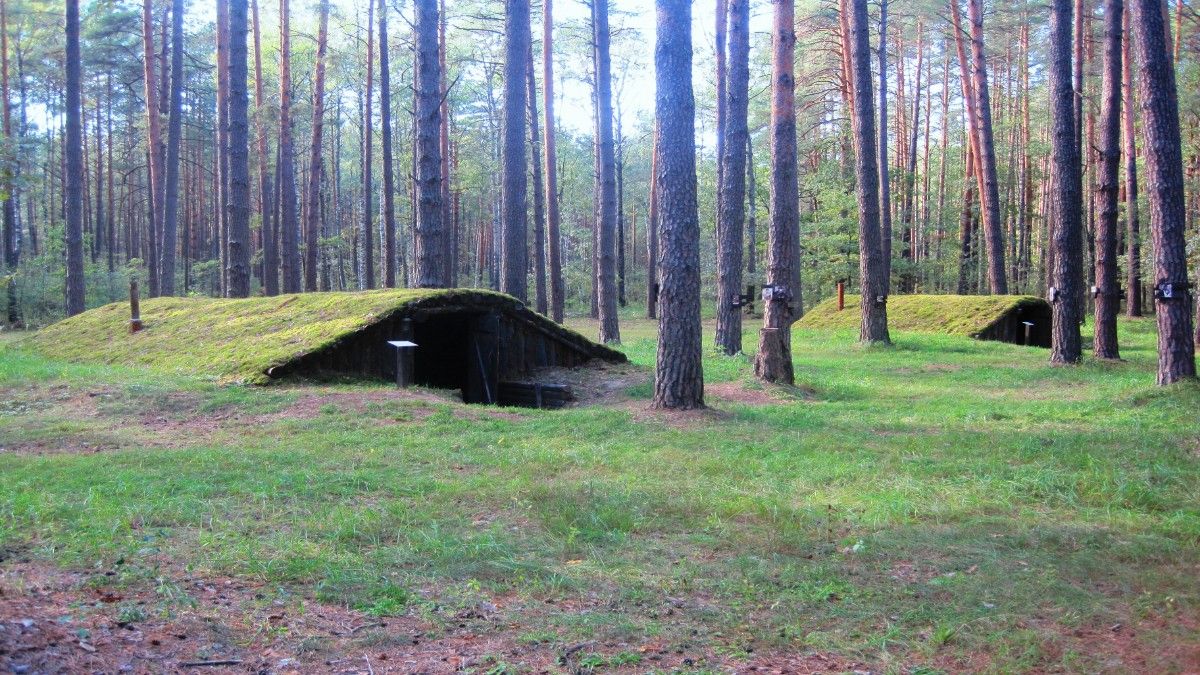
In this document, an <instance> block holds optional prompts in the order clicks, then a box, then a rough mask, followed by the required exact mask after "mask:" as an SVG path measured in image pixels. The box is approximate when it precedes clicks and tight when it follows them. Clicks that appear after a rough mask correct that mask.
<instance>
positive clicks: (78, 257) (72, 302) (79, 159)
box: [63, 0, 699, 316]
mask: <svg viewBox="0 0 1200 675" xmlns="http://www.w3.org/2000/svg"><path fill="white" fill-rule="evenodd" d="M148 3H149V0H147V4H148ZM66 36H67V46H66V70H67V72H66V117H67V123H66V138H65V139H64V148H63V152H64V154H65V156H66V172H65V173H64V174H63V182H64V183H65V186H64V188H65V190H64V192H65V193H64V198H65V202H66V215H67V228H66V240H67V241H66V244H67V281H66V291H67V297H66V304H67V316H74V315H76V314H79V313H80V312H82V311H83V310H84V309H86V300H85V297H84V279H83V203H84V202H83V173H84V168H83V119H82V118H83V106H82V101H81V99H82V93H83V92H82V90H83V83H82V78H81V74H80V70H81V64H80V50H79V0H66ZM696 281H697V283H699V279H697V280H696Z"/></svg>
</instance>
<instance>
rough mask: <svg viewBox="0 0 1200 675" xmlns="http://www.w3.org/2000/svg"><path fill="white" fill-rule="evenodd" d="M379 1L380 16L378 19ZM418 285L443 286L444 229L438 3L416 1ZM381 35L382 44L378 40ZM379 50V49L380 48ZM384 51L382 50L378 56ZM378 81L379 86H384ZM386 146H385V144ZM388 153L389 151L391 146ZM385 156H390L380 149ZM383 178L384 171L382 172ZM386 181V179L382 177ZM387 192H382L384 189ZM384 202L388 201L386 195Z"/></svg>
mask: <svg viewBox="0 0 1200 675" xmlns="http://www.w3.org/2000/svg"><path fill="white" fill-rule="evenodd" d="M382 13H383V8H382V0H381V7H380V15H381V16H382ZM416 19H417V20H416V27H415V30H416V33H417V36H416V37H417V70H416V76H417V82H416V95H417V108H416V112H417V137H416V148H415V151H416V155H417V175H416V180H417V186H416V187H417V228H416V230H417V231H416V248H417V274H416V276H417V286H419V287H421V288H440V287H445V286H446V285H447V279H446V269H447V266H448V265H449V261H447V260H446V259H445V257H446V242H445V240H444V237H445V234H446V232H445V227H446V223H444V222H442V215H443V210H442V156H441V131H442V119H441V88H442V87H441V82H442V76H441V72H440V71H441V61H440V58H439V56H438V39H437V38H438V33H437V31H438V24H439V20H438V6H437V0H417V3H416ZM382 40H383V37H382V33H381V34H380V41H381V42H382ZM381 48H382V47H381ZM381 53H382V52H381ZM383 81H384V80H383V77H382V76H381V77H380V83H381V84H382V83H383ZM384 147H385V148H387V145H386V141H385V146H384ZM389 150H390V148H389ZM384 154H385V159H384V163H385V165H386V163H387V159H386V156H387V155H388V154H390V153H389V152H388V150H385V151H384ZM384 175H385V176H386V175H387V168H386V166H385V168H384ZM384 183H385V184H386V183H387V179H386V178H385V179H384ZM385 189H386V188H385ZM385 199H386V197H385Z"/></svg>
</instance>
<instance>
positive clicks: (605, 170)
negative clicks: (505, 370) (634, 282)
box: [592, 0, 621, 343]
mask: <svg viewBox="0 0 1200 675" xmlns="http://www.w3.org/2000/svg"><path fill="white" fill-rule="evenodd" d="M592 17H593V21H592V37H593V40H594V44H595V49H596V82H595V85H596V117H597V130H598V132H599V133H598V137H597V139H596V140H597V142H596V149H597V152H598V155H597V166H598V168H599V176H598V186H599V188H600V190H599V195H598V199H599V203H598V204H597V209H596V216H597V218H596V246H597V248H598V249H599V252H598V254H597V255H596V264H597V270H596V281H597V291H598V292H597V297H596V300H597V305H598V309H599V311H600V341H601V342H604V343H619V342H620V341H621V331H620V328H619V326H618V324H617V285H616V284H617V280H616V274H617V270H616V259H615V255H614V254H615V253H616V251H615V244H616V242H615V241H614V239H615V235H616V228H617V179H616V158H615V156H614V154H615V153H614V148H613V115H612V112H613V111H612V72H611V59H610V58H609V39H610V35H609V29H608V2H607V0H593V3H592Z"/></svg>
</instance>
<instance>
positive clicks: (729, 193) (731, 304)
mask: <svg viewBox="0 0 1200 675" xmlns="http://www.w3.org/2000/svg"><path fill="white" fill-rule="evenodd" d="M729 19H730V20H729V63H728V70H727V71H726V75H727V78H728V82H727V84H726V87H725V138H724V142H723V144H722V155H721V158H720V161H721V166H722V168H721V176H722V178H721V180H722V183H721V192H720V213H721V215H720V227H718V228H717V334H716V345H717V348H718V349H720V350H721V351H722V352H723V353H725V354H726V355H733V354H737V353H738V352H740V351H742V310H741V307H740V306H739V304H740V303H739V302H738V298H739V297H740V296H741V294H742V242H743V232H742V228H743V227H744V226H745V217H746V207H745V200H746V138H747V136H749V132H748V130H747V122H746V118H747V112H748V108H747V106H748V104H749V82H750V5H749V0H729Z"/></svg>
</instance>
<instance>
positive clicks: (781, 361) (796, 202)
mask: <svg viewBox="0 0 1200 675" xmlns="http://www.w3.org/2000/svg"><path fill="white" fill-rule="evenodd" d="M795 23H796V22H795V3H794V2H793V0H776V2H775V17H774V29H773V33H774V36H773V37H774V39H773V40H772V43H771V197H770V199H771V206H770V212H771V222H770V226H769V229H768V230H767V285H768V286H772V287H775V288H778V287H780V286H782V287H783V288H784V289H785V291H784V292H782V293H779V294H778V297H776V295H775V294H773V295H772V297H771V299H770V300H764V305H765V307H764V309H763V329H762V332H761V333H760V337H759V343H758V355H757V356H756V358H755V360H754V374H755V375H756V376H757V377H758V378H759V379H761V380H763V381H765V382H778V383H781V384H788V385H790V384H794V383H795V372H794V370H793V366H792V349H791V343H792V341H791V325H792V322H793V321H794V320H795V319H796V318H797V316H798V314H799V312H796V313H795V314H793V312H792V310H791V307H790V305H789V302H788V301H789V297H788V295H789V293H788V291H790V292H791V293H795V294H796V300H799V290H800V289H799V288H798V287H797V288H795V289H792V288H791V284H792V278H793V275H794V273H795V272H796V268H798V267H799V255H798V254H799V242H798V241H797V240H796V236H795V235H796V230H797V227H798V226H799V222H800V212H799V206H800V194H799V178H798V169H797V165H796V92H795V87H796V81H795V51H796V28H795Z"/></svg>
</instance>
